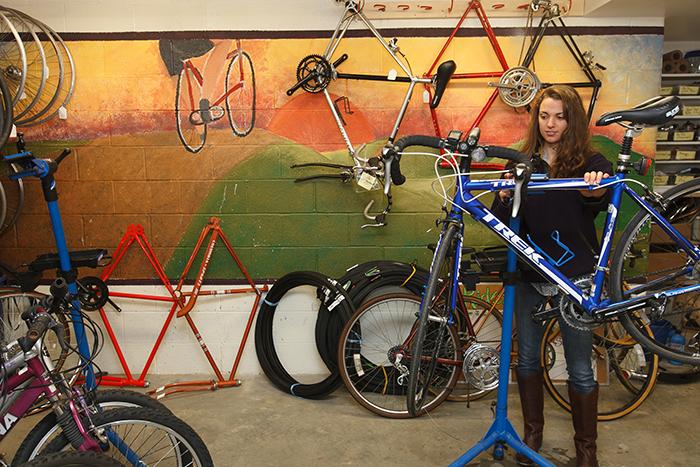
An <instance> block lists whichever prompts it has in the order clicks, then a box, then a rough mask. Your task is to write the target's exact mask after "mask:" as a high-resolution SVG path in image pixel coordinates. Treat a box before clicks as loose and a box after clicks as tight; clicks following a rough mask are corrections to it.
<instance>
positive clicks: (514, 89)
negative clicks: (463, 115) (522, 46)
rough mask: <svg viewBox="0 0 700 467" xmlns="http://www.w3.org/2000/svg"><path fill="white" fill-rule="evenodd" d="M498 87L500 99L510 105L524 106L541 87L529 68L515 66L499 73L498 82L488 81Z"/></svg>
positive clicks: (490, 84) (533, 97)
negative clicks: (501, 73)
mask: <svg viewBox="0 0 700 467" xmlns="http://www.w3.org/2000/svg"><path fill="white" fill-rule="evenodd" d="M489 86H495V87H497V88H498V95H499V96H500V98H501V100H503V102H505V103H506V104H508V105H509V106H511V107H525V106H526V105H528V104H529V103H530V102H532V101H533V100H534V99H535V96H536V95H537V92H538V91H539V90H540V89H541V88H542V83H540V80H539V78H537V75H536V74H535V73H534V72H532V71H531V70H530V69H529V68H527V67H524V66H516V67H513V68H510V69H509V70H508V71H506V72H505V73H503V75H501V79H500V80H498V84H494V83H489Z"/></svg>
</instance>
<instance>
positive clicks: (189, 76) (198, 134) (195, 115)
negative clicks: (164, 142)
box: [175, 67, 207, 153]
mask: <svg viewBox="0 0 700 467" xmlns="http://www.w3.org/2000/svg"><path fill="white" fill-rule="evenodd" d="M203 97H204V96H203V95H202V86H201V85H200V84H199V82H198V81H197V78H196V77H195V76H194V73H193V72H192V70H191V69H189V68H188V67H183V69H182V71H181V72H180V76H179V77H178V79H177V94H176V96H175V123H176V124H177V135H178V137H179V138H180V141H181V142H182V145H183V146H184V147H185V149H187V151H189V152H192V153H197V152H199V151H201V150H202V148H203V147H204V143H205V142H206V140H207V124H206V123H204V122H203V121H200V116H201V113H200V101H201V100H202V99H203Z"/></svg>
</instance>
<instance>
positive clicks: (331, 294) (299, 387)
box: [255, 271, 354, 399]
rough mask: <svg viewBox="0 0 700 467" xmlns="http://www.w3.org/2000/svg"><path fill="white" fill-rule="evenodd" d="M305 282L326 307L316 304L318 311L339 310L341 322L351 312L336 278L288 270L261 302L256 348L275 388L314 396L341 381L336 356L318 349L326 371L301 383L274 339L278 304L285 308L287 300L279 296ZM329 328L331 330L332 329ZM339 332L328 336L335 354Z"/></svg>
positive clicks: (347, 298)
mask: <svg viewBox="0 0 700 467" xmlns="http://www.w3.org/2000/svg"><path fill="white" fill-rule="evenodd" d="M306 286H308V287H312V288H313V289H315V291H316V297H317V298H318V302H319V303H326V304H327V306H325V307H323V306H319V309H318V313H319V314H321V313H331V312H332V313H334V314H335V313H338V314H339V315H340V319H341V320H342V322H343V323H344V322H345V321H347V320H348V319H349V318H350V316H352V314H353V312H354V308H353V306H352V302H351V300H350V298H349V297H348V295H347V293H346V292H345V290H344V289H343V288H342V287H339V286H337V285H336V283H335V281H332V280H331V279H330V278H328V277H326V276H324V275H322V274H319V273H317V272H312V271H296V272H292V273H289V274H287V275H285V276H283V277H281V278H280V279H278V280H277V281H276V282H275V283H274V284H273V286H272V287H271V288H270V290H269V292H268V293H267V296H266V297H265V299H264V300H263V302H262V303H261V305H260V309H259V310H258V317H257V322H256V324H255V352H256V354H257V357H258V361H259V362H260V366H261V367H262V369H263V372H264V373H265V375H266V376H267V377H268V378H269V379H270V381H271V382H272V383H273V384H274V385H275V386H276V387H277V388H279V389H280V390H282V391H283V392H286V393H289V394H292V395H294V396H298V397H303V398H310V399H316V398H321V397H324V396H326V395H328V394H330V393H331V392H333V391H335V390H336V389H337V388H338V387H340V386H341V385H342V384H343V382H342V380H341V378H340V374H339V372H338V364H337V361H336V360H335V358H332V359H328V358H324V355H323V353H321V352H319V354H320V356H321V358H322V360H323V362H324V364H325V365H326V367H327V368H328V370H329V374H328V375H327V376H325V377H323V378H322V379H321V381H317V382H313V383H302V382H300V381H299V380H297V379H296V377H294V376H292V375H291V374H290V372H289V371H288V370H287V369H286V368H285V366H284V364H283V363H282V361H281V360H280V354H279V352H278V350H277V348H276V346H275V339H274V328H275V326H274V321H275V316H276V315H278V314H279V313H280V308H285V309H286V308H287V304H284V307H280V302H281V300H282V299H283V297H284V296H285V295H286V294H287V293H289V292H290V291H292V290H293V289H296V288H299V287H306ZM317 319H318V318H317ZM341 329H342V327H341ZM328 331H329V332H333V330H332V329H329V330H328ZM339 334H340V330H338V332H337V333H336V334H334V335H331V336H330V340H331V341H335V342H336V344H335V345H336V347H334V348H333V349H332V351H333V352H332V355H337V345H338V344H337V342H338V338H339ZM330 350H331V349H329V353H330Z"/></svg>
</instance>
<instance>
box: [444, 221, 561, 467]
mask: <svg viewBox="0 0 700 467" xmlns="http://www.w3.org/2000/svg"><path fill="white" fill-rule="evenodd" d="M510 229H511V230H512V231H513V232H514V233H516V234H517V233H518V230H519V229H520V218H519V217H515V218H511V219H510ZM507 260H508V261H507V268H506V270H507V276H510V277H507V278H506V279H505V280H504V282H505V289H506V291H505V296H504V299H503V327H502V334H501V356H500V360H501V363H500V366H499V369H498V397H497V399H496V419H495V420H494V421H493V424H492V425H491V428H489V430H488V431H487V432H486V435H484V437H483V438H482V439H481V441H479V442H478V443H476V444H475V445H474V446H473V447H472V448H471V449H469V450H468V451H467V452H465V453H464V454H462V456H460V457H459V458H458V459H457V460H455V461H454V462H452V463H451V464H450V466H451V467H457V466H463V465H466V464H467V463H469V461H471V460H472V459H474V458H475V457H476V456H478V455H479V454H481V453H482V452H483V451H486V450H487V449H488V448H489V447H491V446H493V457H494V459H496V460H501V459H503V457H504V452H503V446H504V445H506V444H507V445H508V446H510V447H511V448H513V449H514V450H515V452H517V453H519V454H522V455H524V456H527V457H528V458H529V459H531V460H532V461H533V462H535V463H536V464H537V465H540V466H547V467H549V466H551V467H554V464H553V463H551V462H549V461H548V460H546V459H545V458H543V457H542V456H540V455H539V454H538V453H536V452H535V451H533V450H532V449H530V448H529V447H528V446H527V445H526V444H525V443H524V442H523V441H522V440H521V439H520V436H518V433H517V432H516V431H515V429H514V428H513V425H512V424H511V423H510V420H508V374H509V372H510V351H511V347H512V343H513V339H512V335H513V315H514V311H515V285H514V284H513V280H512V276H513V273H514V272H515V271H516V267H517V256H516V255H515V251H514V250H513V249H512V248H509V249H508V256H507Z"/></svg>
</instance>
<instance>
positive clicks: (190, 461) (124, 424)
mask: <svg viewBox="0 0 700 467" xmlns="http://www.w3.org/2000/svg"><path fill="white" fill-rule="evenodd" d="M92 422H93V424H94V426H95V429H97V430H103V429H104V430H105V432H104V434H105V436H107V437H108V439H109V444H110V445H109V447H107V448H105V451H103V452H104V453H105V454H107V455H109V456H111V457H113V458H115V459H117V460H119V461H120V462H123V461H126V458H125V457H124V456H123V455H122V453H121V452H119V449H118V447H117V444H118V445H124V444H126V445H127V446H128V448H129V449H131V450H132V451H134V452H135V454H136V455H137V456H138V458H139V460H140V461H141V462H143V464H142V465H149V461H148V459H149V458H148V457H147V456H148V455H150V454H154V456H155V457H154V459H155V460H156V461H157V462H158V465H162V466H164V467H165V466H169V465H177V466H179V465H181V464H182V463H183V461H185V460H186V465H191V466H193V467H195V466H198V467H213V465H214V463H213V462H212V460H211V455H210V454H209V450H208V449H207V447H206V445H205V444H204V442H203V441H202V439H201V438H200V437H199V435H198V434H197V433H196V432H195V431H194V430H193V429H192V427H190V426H189V425H188V424H187V423H185V422H184V421H182V420H180V419H179V418H177V417H176V416H174V415H173V414H171V413H167V412H163V411H160V410H154V409H146V408H142V407H136V408H134V407H127V408H119V409H114V410H108V411H106V412H102V413H99V414H97V415H95V416H93V417H92ZM157 432H159V434H156V433H157ZM132 435H135V436H142V435H145V439H140V440H139V441H138V442H134V441H131V439H132V438H130V436H132ZM130 441H131V442H130ZM69 446H70V443H69V442H68V438H66V437H65V436H63V435H61V436H57V437H55V438H54V439H52V440H51V441H49V443H48V444H46V445H45V447H43V449H42V447H41V446H36V447H35V449H34V451H38V452H39V453H40V454H44V453H54V452H60V451H62V450H63V449H65V448H67V447H69ZM18 452H19V451H18ZM163 453H174V454H175V455H174V456H173V457H172V459H171V460H172V462H166V461H168V459H166V458H165V455H164V454H163ZM15 458H16V456H15ZM29 460H31V459H29Z"/></svg>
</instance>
